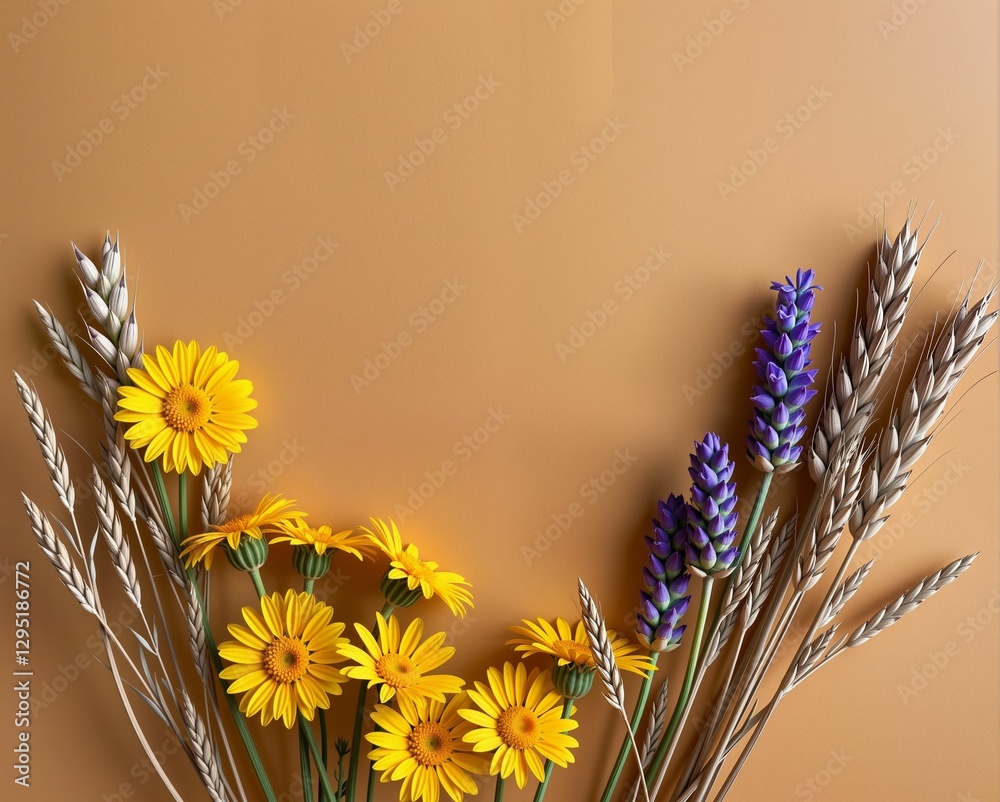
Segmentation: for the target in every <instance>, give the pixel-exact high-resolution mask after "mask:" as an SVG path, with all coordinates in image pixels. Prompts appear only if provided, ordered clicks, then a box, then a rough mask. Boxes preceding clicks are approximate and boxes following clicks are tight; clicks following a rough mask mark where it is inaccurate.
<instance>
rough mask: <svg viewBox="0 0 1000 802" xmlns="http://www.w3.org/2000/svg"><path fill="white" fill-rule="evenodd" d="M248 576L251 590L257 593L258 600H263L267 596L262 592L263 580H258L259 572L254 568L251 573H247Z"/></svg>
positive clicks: (265, 592)
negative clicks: (251, 583)
mask: <svg viewBox="0 0 1000 802" xmlns="http://www.w3.org/2000/svg"><path fill="white" fill-rule="evenodd" d="M247 573H248V574H249V575H250V581H251V582H253V588H254V590H256V591H257V596H258V598H261V599H262V598H264V597H265V596H266V595H267V591H266V590H264V580H263V579H261V578H260V571H258V570H257V569H256V568H255V569H254V570H252V571H247Z"/></svg>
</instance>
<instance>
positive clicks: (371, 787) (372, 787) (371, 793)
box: [365, 724, 381, 802]
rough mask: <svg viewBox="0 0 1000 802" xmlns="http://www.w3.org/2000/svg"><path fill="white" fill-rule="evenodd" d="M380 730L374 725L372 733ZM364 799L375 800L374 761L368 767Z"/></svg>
mask: <svg viewBox="0 0 1000 802" xmlns="http://www.w3.org/2000/svg"><path fill="white" fill-rule="evenodd" d="M380 729H381V727H379V726H378V724H376V725H375V729H374V732H378V731H379V730H380ZM365 798H366V799H367V800H368V802H372V800H373V799H375V762H374V761H372V762H371V763H370V764H369V765H368V793H367V796H366V797H365Z"/></svg>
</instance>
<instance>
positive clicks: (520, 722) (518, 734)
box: [497, 705, 542, 749]
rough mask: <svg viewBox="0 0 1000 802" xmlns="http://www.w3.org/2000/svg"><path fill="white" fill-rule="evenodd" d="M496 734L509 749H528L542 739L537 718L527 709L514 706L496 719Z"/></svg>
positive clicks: (540, 727)
mask: <svg viewBox="0 0 1000 802" xmlns="http://www.w3.org/2000/svg"><path fill="white" fill-rule="evenodd" d="M497 734H498V735H499V736H500V739H501V740H502V741H503V742H504V743H505V744H507V746H509V747H510V748H511V749H528V748H530V747H532V746H534V745H535V744H536V743H538V739H539V738H541V737H542V726H541V722H540V721H539V720H538V716H536V715H535V714H534V713H532V712H531V711H530V710H528V708H526V707H521V706H520V705H514V706H513V707H508V708H507V709H506V710H504V711H503V712H502V713H501V714H500V718H498V719H497Z"/></svg>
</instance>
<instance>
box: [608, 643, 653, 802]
mask: <svg viewBox="0 0 1000 802" xmlns="http://www.w3.org/2000/svg"><path fill="white" fill-rule="evenodd" d="M659 658H660V653H659V652H650V655H649V660H650V662H651V663H652V664H653V665H654V666H655V665H656V661H657V660H658V659H659ZM652 684H653V669H649V671H647V672H646V676H645V677H643V679H642V686H641V687H640V688H639V698H638V699H636V700H635V710H634V711H633V712H632V720H631V721H630V722H629V727H630V728H631V730H632V732H633V733H634V732H635V731H636V729H637V728H638V726H639V722H640V720H641V719H642V712H643V710H645V708H646V700H647V699H649V689H650V686H652ZM631 744H632V742H631V741H630V740H629V737H628V735H627V734H626V736H625V737H624V738H623V739H622V748H621V749H620V750H618V759H617V760H615V765H614V768H612V769H611V776H610V777H609V778H608V784H607V785H606V786H604V793H603V794H601V802H610V800H611V795H612V794H613V793H614V792H615V786H616V785H617V784H618V780H619V778H620V777H621V774H622V769H624V768H625V761H626V760H627V759H628V753H629V747H630V746H631Z"/></svg>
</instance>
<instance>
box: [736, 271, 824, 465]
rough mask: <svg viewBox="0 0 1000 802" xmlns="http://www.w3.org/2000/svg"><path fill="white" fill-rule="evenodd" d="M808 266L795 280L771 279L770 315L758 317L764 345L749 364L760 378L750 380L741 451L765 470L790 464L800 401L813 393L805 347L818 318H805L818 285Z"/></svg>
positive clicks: (800, 426)
mask: <svg viewBox="0 0 1000 802" xmlns="http://www.w3.org/2000/svg"><path fill="white" fill-rule="evenodd" d="M814 277H815V273H814V272H813V271H812V270H805V271H802V270H799V271H798V272H796V274H795V280H794V281H793V280H792V279H791V277H788V276H786V278H785V280H786V281H787V283H786V284H782V283H780V282H778V281H775V282H772V284H771V289H772V290H775V291H776V292H777V293H778V298H777V301H776V302H775V311H774V316H773V317H771V316H768V317H765V318H764V328H763V329H761V332H760V333H761V336H762V337H763V339H764V345H765V347H764V348H757V349H756V353H757V360H756V361H755V362H754V363H753V366H754V369H755V370H756V371H757V376H758V377H759V379H760V382H761V384H755V385H754V388H753V391H754V395H753V398H751V399H750V400H751V401H753V405H754V407H755V411H754V416H753V419H752V420H751V421H749V424H750V436H749V437H748V438H747V457H748V458H749V459H750V461H751V462H752V463H753V464H754V465H755V466H756V467H757V468H758V469H759V470H761V471H764V472H765V473H771V472H772V471H773V472H778V473H781V472H784V471H790V470H792V469H793V468H794V467H795V466H796V465H797V464H798V461H799V457H800V456H801V454H802V447H801V446H800V445H798V442H799V441H800V440H801V439H802V435H804V434H805V431H806V427H805V426H804V421H805V417H806V412H805V409H804V407H805V405H806V403H807V402H808V401H809V399H810V398H812V397H813V396H814V395H816V391H815V390H813V389H812V384H813V381H814V380H815V378H816V371H815V370H806V368H807V367H809V365H810V364H811V363H810V361H809V351H810V348H811V343H812V340H813V338H814V337H815V336H816V334H817V333H818V332H819V324H818V323H810V322H809V315H810V313H811V312H812V308H813V302H814V301H815V291H816V290H821V289H823V288H822V287H820V286H817V285H816V284H813V278H814Z"/></svg>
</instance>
